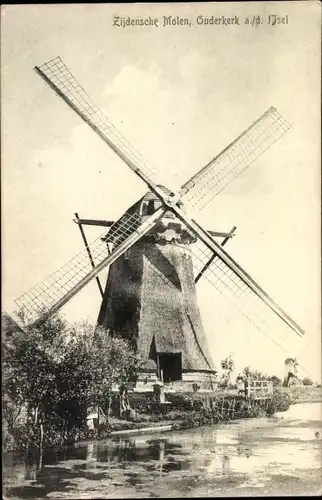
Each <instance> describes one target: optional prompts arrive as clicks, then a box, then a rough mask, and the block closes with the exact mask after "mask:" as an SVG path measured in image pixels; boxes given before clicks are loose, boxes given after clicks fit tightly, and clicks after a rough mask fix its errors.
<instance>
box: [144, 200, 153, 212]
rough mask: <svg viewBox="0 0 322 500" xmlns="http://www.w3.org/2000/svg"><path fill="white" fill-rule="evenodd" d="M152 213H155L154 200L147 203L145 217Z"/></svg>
mask: <svg viewBox="0 0 322 500" xmlns="http://www.w3.org/2000/svg"><path fill="white" fill-rule="evenodd" d="M154 212H155V208H154V200H150V201H149V203H148V208H147V211H146V215H153V214H154Z"/></svg>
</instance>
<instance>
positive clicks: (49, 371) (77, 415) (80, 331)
mask: <svg viewBox="0 0 322 500" xmlns="http://www.w3.org/2000/svg"><path fill="white" fill-rule="evenodd" d="M24 331H25V334H23V333H21V332H20V333H18V332H17V333H14V334H13V337H12V338H11V339H10V348H9V347H8V346H7V345H6V343H4V349H3V376H4V379H3V402H4V404H3V410H4V419H5V420H6V425H7V428H8V429H9V430H10V429H12V428H13V427H14V426H15V424H16V420H17V414H18V413H19V411H18V412H17V411H16V409H17V408H18V409H19V408H20V409H21V408H23V407H26V408H27V414H28V417H29V420H28V421H27V422H29V423H30V426H31V427H32V426H35V425H36V424H37V421H38V422H39V421H41V422H50V421H51V420H52V419H53V418H54V417H55V418H56V417H57V418H60V419H61V420H63V421H65V422H66V425H67V427H68V428H70V427H72V426H73V425H81V424H82V423H83V422H84V421H85V419H86V409H87V407H88V405H100V406H105V404H106V400H107V399H108V398H109V395H110V393H111V391H112V388H113V386H115V385H119V384H122V383H126V382H127V381H129V380H132V379H134V378H135V377H136V374H137V372H138V369H139V367H140V361H139V359H138V357H137V356H136V354H135V352H134V351H133V350H132V348H131V347H130V345H129V344H128V343H127V342H126V341H125V340H123V339H121V338H118V337H111V336H110V335H109V334H108V332H107V331H106V330H104V329H96V330H95V329H94V328H93V327H92V326H91V325H90V324H89V323H87V322H80V323H75V324H73V325H69V324H68V323H67V322H66V321H64V320H63V319H62V318H61V317H60V316H58V315H54V316H51V317H50V318H48V319H47V320H46V322H44V323H43V324H41V325H39V326H37V327H28V326H24ZM30 426H29V427H30ZM28 432H29V431H28Z"/></svg>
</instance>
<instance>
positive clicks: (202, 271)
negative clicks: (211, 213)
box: [195, 226, 237, 283]
mask: <svg viewBox="0 0 322 500" xmlns="http://www.w3.org/2000/svg"><path fill="white" fill-rule="evenodd" d="M236 229H237V227H236V226H234V227H233V228H232V229H231V230H230V231H229V233H226V235H225V238H224V239H223V241H222V242H221V246H222V247H224V246H225V245H226V243H227V241H228V240H229V239H230V238H232V237H233V236H234V235H235V231H236ZM208 233H209V234H211V235H212V236H218V235H219V236H223V235H224V234H225V233H215V232H214V231H208ZM216 256H217V254H216V253H214V254H213V255H212V256H211V257H210V259H209V260H208V262H207V263H206V264H205V265H204V267H203V268H202V269H201V271H200V272H199V273H198V275H197V276H196V278H195V283H197V282H198V281H199V280H200V278H201V277H202V275H203V274H204V273H205V271H207V269H208V268H209V267H210V265H211V264H212V263H213V261H214V260H215V258H216Z"/></svg>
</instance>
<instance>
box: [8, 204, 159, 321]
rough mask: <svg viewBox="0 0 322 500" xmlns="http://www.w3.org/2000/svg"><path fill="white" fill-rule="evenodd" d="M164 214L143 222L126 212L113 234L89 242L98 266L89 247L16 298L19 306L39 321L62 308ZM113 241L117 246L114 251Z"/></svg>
mask: <svg viewBox="0 0 322 500" xmlns="http://www.w3.org/2000/svg"><path fill="white" fill-rule="evenodd" d="M162 213H163V208H159V209H158V210H157V211H156V212H155V213H154V214H153V215H151V217H149V218H148V219H146V220H145V221H144V222H143V223H141V219H140V217H139V215H138V214H137V213H133V214H126V215H124V216H123V217H122V222H121V223H120V221H118V222H117V223H115V227H113V226H112V227H111V230H110V236H109V235H106V231H105V232H104V234H103V235H101V236H100V237H99V238H97V239H96V240H95V241H94V242H93V243H92V244H90V245H88V248H89V249H90V251H91V254H92V256H93V259H94V261H95V262H96V266H95V267H94V268H92V264H91V262H90V261H89V259H88V250H87V248H86V249H85V250H83V251H82V252H80V253H79V254H77V255H76V256H75V257H74V258H72V259H71V260H70V261H68V262H67V263H66V264H65V265H64V266H62V267H61V268H59V269H58V270H57V271H56V272H54V273H52V274H50V275H49V276H47V278H46V279H45V280H43V281H42V282H41V283H39V284H38V285H36V286H35V287H33V288H31V289H30V290H29V291H28V292H26V293H24V294H23V295H21V296H20V297H19V298H18V299H16V301H15V302H16V304H17V306H18V307H19V308H20V309H22V310H23V311H24V312H25V314H26V316H27V317H28V319H30V320H36V319H39V317H40V316H43V315H46V314H49V313H54V312H56V311H58V310H59V309H60V308H61V307H62V306H63V305H65V304H66V303H67V302H68V301H69V300H70V299H71V298H72V297H73V296H74V295H76V294H77V293H78V292H79V291H80V290H81V289H82V288H83V287H84V286H85V285H87V284H88V283H89V282H90V281H91V280H92V279H93V278H95V277H96V276H97V275H98V274H99V273H100V272H101V271H102V270H103V269H104V268H105V267H107V266H109V265H110V264H112V263H113V262H114V261H115V260H116V259H117V258H119V257H120V256H121V255H122V254H123V253H124V252H125V251H126V250H127V249H128V248H130V247H131V246H132V245H133V244H134V243H135V242H136V241H138V240H139V239H140V238H141V237H142V236H143V235H144V234H145V233H147V232H148V231H149V230H150V229H151V228H152V227H153V226H154V224H155V223H156V221H157V220H158V219H159V218H160V216H161V215H162ZM103 236H104V238H103ZM109 244H110V245H112V247H113V249H112V251H111V252H110V250H109V247H108V245H109Z"/></svg>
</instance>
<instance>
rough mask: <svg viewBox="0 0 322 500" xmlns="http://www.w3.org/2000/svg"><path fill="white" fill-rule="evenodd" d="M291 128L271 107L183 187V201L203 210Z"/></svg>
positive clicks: (181, 191)
mask: <svg viewBox="0 0 322 500" xmlns="http://www.w3.org/2000/svg"><path fill="white" fill-rule="evenodd" d="M289 128H290V125H289V124H288V123H287V121H286V120H285V119H284V118H283V116H282V115H280V114H279V113H278V111H277V110H276V109H275V108H273V107H272V108H270V109H269V110H268V111H266V113H264V114H263V115H262V116H261V117H260V118H259V119H258V120H256V121H255V122H254V123H253V125H251V126H250V127H249V128H248V129H247V130H245V132H243V134H241V135H240V136H239V137H238V138H237V139H236V140H235V141H234V142H232V143H231V144H230V145H229V146H227V148H225V149H224V150H223V151H222V152H221V153H220V154H219V155H218V156H216V157H215V158H214V159H213V160H211V161H210V162H209V163H208V164H207V165H206V166H205V167H204V168H203V169H201V170H200V171H199V172H198V173H197V174H196V175H194V176H193V177H192V178H191V179H190V180H189V181H187V182H186V183H185V184H184V185H183V186H182V187H181V190H180V193H181V195H183V199H184V201H185V202H188V203H189V205H191V206H192V207H195V208H196V209H197V210H201V209H202V208H204V207H205V206H206V205H207V204H208V203H209V202H210V201H211V200H212V199H213V198H214V197H215V196H216V195H217V194H219V193H220V192H221V191H222V190H223V189H224V188H225V187H226V186H227V185H228V184H229V183H230V182H231V181H232V180H234V179H235V178H236V177H237V176H238V175H239V174H241V173H242V172H243V171H244V170H245V169H246V168H248V167H249V166H250V165H251V164H252V163H253V162H254V161H255V160H256V159H257V158H259V157H260V156H261V155H262V154H263V153H264V152H265V151H266V150H267V149H268V148H269V147H270V146H272V145H273V144H274V142H276V141H277V140H278V139H279V138H280V137H282V135H284V134H285V132H287V130H288V129H289Z"/></svg>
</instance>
